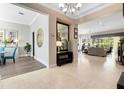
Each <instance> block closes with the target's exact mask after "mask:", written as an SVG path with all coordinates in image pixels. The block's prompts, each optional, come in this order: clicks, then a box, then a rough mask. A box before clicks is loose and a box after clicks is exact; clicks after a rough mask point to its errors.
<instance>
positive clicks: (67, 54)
mask: <svg viewBox="0 0 124 93" xmlns="http://www.w3.org/2000/svg"><path fill="white" fill-rule="evenodd" d="M72 61H73V53H72V51H62V52H58V53H57V66H61V65H63V64H66V63H72Z"/></svg>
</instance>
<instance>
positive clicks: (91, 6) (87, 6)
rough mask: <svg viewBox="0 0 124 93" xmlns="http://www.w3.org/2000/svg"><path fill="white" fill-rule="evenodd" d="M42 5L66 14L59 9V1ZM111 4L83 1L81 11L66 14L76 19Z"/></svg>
mask: <svg viewBox="0 0 124 93" xmlns="http://www.w3.org/2000/svg"><path fill="white" fill-rule="evenodd" d="M42 5H43V6H45V7H48V8H50V9H53V10H55V11H58V12H60V13H62V14H64V13H63V12H62V11H61V10H60V9H59V6H58V5H59V4H58V3H42ZM110 5H112V4H111V3H109V4H105V3H82V7H81V9H80V10H79V11H77V12H76V13H74V15H70V14H66V16H69V17H72V18H75V19H76V18H79V17H81V16H84V15H88V14H90V13H92V12H95V11H98V10H100V9H103V8H105V7H108V6H110Z"/></svg>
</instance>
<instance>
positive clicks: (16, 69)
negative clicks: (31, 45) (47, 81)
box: [0, 57, 45, 79]
mask: <svg viewBox="0 0 124 93" xmlns="http://www.w3.org/2000/svg"><path fill="white" fill-rule="evenodd" d="M42 68H45V66H44V65H43V64H41V63H40V62H38V61H36V60H35V59H34V58H32V57H22V58H17V59H16V63H15V64H14V63H13V62H12V60H7V62H6V65H0V78H1V79H6V78H10V77H13V76H16V75H21V74H24V73H28V72H32V71H35V70H39V69H42Z"/></svg>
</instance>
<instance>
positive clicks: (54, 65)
mask: <svg viewBox="0 0 124 93" xmlns="http://www.w3.org/2000/svg"><path fill="white" fill-rule="evenodd" d="M56 66H57V64H53V65H50V66H49V68H53V67H56Z"/></svg>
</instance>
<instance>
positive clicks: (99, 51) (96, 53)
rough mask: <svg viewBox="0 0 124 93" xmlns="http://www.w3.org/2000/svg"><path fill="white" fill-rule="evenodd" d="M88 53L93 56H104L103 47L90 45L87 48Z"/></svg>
mask: <svg viewBox="0 0 124 93" xmlns="http://www.w3.org/2000/svg"><path fill="white" fill-rule="evenodd" d="M88 54H89V55H93V56H101V57H105V56H106V51H105V50H104V48H99V47H91V48H88Z"/></svg>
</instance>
